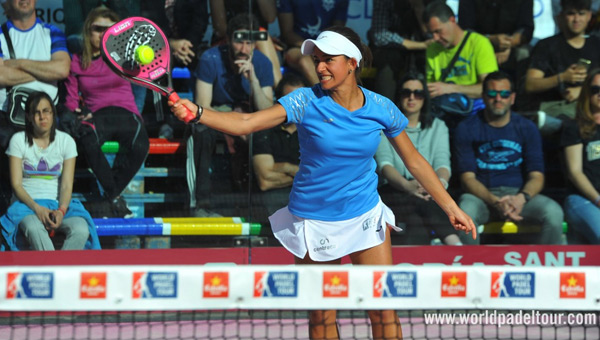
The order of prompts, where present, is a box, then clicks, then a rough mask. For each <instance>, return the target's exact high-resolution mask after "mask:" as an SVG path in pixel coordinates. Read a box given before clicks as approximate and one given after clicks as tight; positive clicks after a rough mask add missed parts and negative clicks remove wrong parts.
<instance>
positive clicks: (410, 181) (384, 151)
mask: <svg viewBox="0 0 600 340" xmlns="http://www.w3.org/2000/svg"><path fill="white" fill-rule="evenodd" d="M398 84H399V85H398V94H397V97H396V98H397V99H396V105H397V106H398V107H399V108H400V110H401V111H402V113H404V115H405V116H406V118H408V126H407V127H406V129H405V131H406V133H407V135H408V137H409V138H410V140H411V141H412V143H413V144H414V145H415V148H416V149H417V151H419V153H420V154H421V155H423V157H425V159H426V160H427V161H428V162H429V164H431V166H432V167H433V169H434V170H435V172H436V173H437V175H438V177H439V179H440V181H441V182H442V184H443V185H444V187H445V188H446V189H447V188H448V181H449V180H450V141H449V137H448V128H447V127H446V124H444V122H443V121H442V120H440V119H437V118H433V117H431V115H430V114H429V96H428V94H427V87H426V84H425V80H424V77H422V76H416V75H413V74H407V75H406V76H404V77H403V78H402V79H401V80H400V82H399V83H398ZM375 160H376V161H377V169H378V171H379V173H380V175H381V177H382V178H383V179H384V180H386V181H387V185H385V186H383V187H381V188H379V192H380V193H381V196H382V200H383V202H384V203H385V204H386V205H387V206H389V207H390V208H391V209H392V211H393V212H394V215H396V216H398V220H399V221H400V222H404V223H405V224H406V230H405V235H404V237H403V244H407V245H414V244H430V241H431V238H432V237H435V238H439V239H440V240H442V241H443V242H444V243H445V244H448V245H460V244H462V243H461V241H460V239H459V238H458V235H457V233H456V231H455V230H454V228H453V227H452V225H451V224H450V222H449V221H448V217H447V216H446V213H444V211H443V210H442V209H441V208H440V207H439V206H438V205H437V204H436V203H435V201H434V200H433V199H432V198H431V195H429V193H427V191H426V190H425V189H424V188H423V187H422V186H421V185H420V184H419V182H418V181H417V180H416V179H415V178H414V177H413V176H412V175H411V173H410V172H409V171H408V169H407V168H406V166H405V165H404V162H403V161H402V159H400V156H398V153H397V152H396V150H395V149H394V147H393V146H392V144H391V143H390V142H389V141H388V139H387V138H383V136H382V138H381V142H380V143H379V147H378V148H377V152H376V153H375Z"/></svg>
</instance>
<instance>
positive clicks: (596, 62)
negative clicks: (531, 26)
mask: <svg viewBox="0 0 600 340" xmlns="http://www.w3.org/2000/svg"><path fill="white" fill-rule="evenodd" d="M561 5H562V10H561V12H560V16H559V19H560V21H561V22H562V24H561V25H559V26H560V27H561V28H562V30H561V32H560V33H558V34H557V35H554V36H552V37H550V38H546V39H543V40H541V41H540V42H538V43H537V44H536V45H535V47H534V49H533V51H532V52H531V64H530V66H529V69H528V70H527V75H526V78H525V91H526V92H527V93H528V94H529V95H530V99H531V100H534V102H533V103H531V104H530V106H531V108H532V109H533V110H536V109H538V108H539V110H540V111H541V112H539V113H538V116H537V122H538V127H540V129H541V130H542V133H543V134H552V133H554V132H556V131H558V129H560V125H561V121H560V120H557V119H556V117H559V116H561V117H563V118H574V117H575V106H576V103H577V98H578V97H579V93H580V92H581V83H582V82H583V80H584V79H585V77H586V76H587V71H588V68H589V67H591V68H595V67H598V66H600V38H598V37H596V36H586V34H585V29H586V27H587V24H588V22H589V21H590V18H591V11H590V6H591V2H590V0H561ZM582 59H583V60H586V61H587V62H586V63H583V64H582V63H580V60H582Z"/></svg>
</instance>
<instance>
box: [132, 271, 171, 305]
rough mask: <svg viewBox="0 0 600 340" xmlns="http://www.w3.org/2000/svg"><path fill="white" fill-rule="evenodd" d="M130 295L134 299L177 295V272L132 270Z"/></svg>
mask: <svg viewBox="0 0 600 340" xmlns="http://www.w3.org/2000/svg"><path fill="white" fill-rule="evenodd" d="M132 297H133V298H134V299H152V298H175V297H177V273H175V272H134V273H133V293H132Z"/></svg>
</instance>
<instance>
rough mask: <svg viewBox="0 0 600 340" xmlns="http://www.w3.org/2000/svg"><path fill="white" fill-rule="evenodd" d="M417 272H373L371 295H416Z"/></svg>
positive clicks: (383, 296)
mask: <svg viewBox="0 0 600 340" xmlns="http://www.w3.org/2000/svg"><path fill="white" fill-rule="evenodd" d="M416 296H417V272H391V271H390V272H386V271H374V272H373V297H375V298H386V297H416Z"/></svg>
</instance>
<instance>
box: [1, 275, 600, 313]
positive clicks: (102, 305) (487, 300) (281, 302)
mask: <svg viewBox="0 0 600 340" xmlns="http://www.w3.org/2000/svg"><path fill="white" fill-rule="evenodd" d="M597 296H600V268H597V267H580V268H569V267H530V268H515V267H507V266H464V267H457V268H454V267H448V266H421V267H414V268H410V267H403V266H336V265H312V266H310V265H304V266H293V267H291V266H248V265H241V266H232V265H195V266H154V265H151V266H119V265H116V266H105V265H100V266H32V267H23V266H7V267H1V268H0V310H4V311H96V310H98V311H101V310H111V311H123V310H127V311H136V310H162V311H167V310H195V309H270V308H273V303H274V301H273V300H275V301H277V305H278V306H281V307H282V309H303V310H304V309H329V308H333V309H388V308H389V309H459V308H460V309H463V308H464V309H481V308H490V309H492V308H493V309H518V310H555V309H556V308H557V306H560V308H561V310H565V311H568V310H577V311H585V310H598V301H597V300H596V299H595V297H597ZM278 308H279V307H278Z"/></svg>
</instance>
